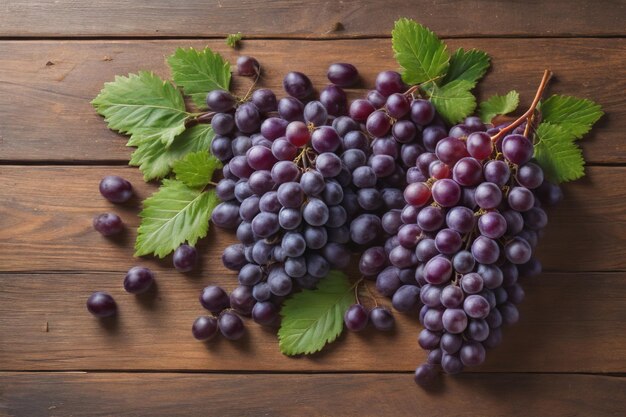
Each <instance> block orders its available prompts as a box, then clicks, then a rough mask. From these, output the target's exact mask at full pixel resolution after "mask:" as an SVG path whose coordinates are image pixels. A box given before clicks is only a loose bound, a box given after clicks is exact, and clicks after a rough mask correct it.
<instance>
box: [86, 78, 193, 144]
mask: <svg viewBox="0 0 626 417" xmlns="http://www.w3.org/2000/svg"><path fill="white" fill-rule="evenodd" d="M91 104H93V106H94V107H95V108H96V111H97V112H98V113H99V114H101V115H102V116H104V120H105V121H106V122H107V123H108V126H109V128H110V129H114V130H118V131H119V132H121V133H127V134H132V135H134V134H146V132H148V131H149V132H150V134H151V135H152V136H153V137H157V138H159V140H162V141H163V143H165V144H166V145H169V144H170V143H172V141H173V140H174V138H175V137H176V136H177V135H179V134H180V133H181V132H183V131H184V130H185V119H186V118H187V116H188V115H189V113H187V111H186V110H185V102H184V100H183V96H182V95H181V94H180V92H179V91H178V90H177V89H176V87H174V86H173V85H172V83H170V82H168V81H163V80H162V79H161V78H159V77H158V76H157V75H155V74H153V73H152V72H146V71H141V72H139V73H138V74H129V75H128V77H122V76H117V77H115V81H113V82H108V83H106V84H104V88H103V89H102V91H100V94H98V96H97V97H96V98H95V99H93V101H92V102H91Z"/></svg>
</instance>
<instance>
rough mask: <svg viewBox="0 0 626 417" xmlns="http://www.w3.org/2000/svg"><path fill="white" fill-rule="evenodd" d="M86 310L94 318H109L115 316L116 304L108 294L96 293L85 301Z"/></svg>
mask: <svg viewBox="0 0 626 417" xmlns="http://www.w3.org/2000/svg"><path fill="white" fill-rule="evenodd" d="M87 310H89V312H90V313H91V314H93V315H94V316H96V317H100V318H104V317H111V316H114V315H115V314H117V304H116V303H115V300H114V299H113V297H111V295H110V294H107V293H105V292H101V291H97V292H94V293H93V294H91V295H90V296H89V298H88V299H87Z"/></svg>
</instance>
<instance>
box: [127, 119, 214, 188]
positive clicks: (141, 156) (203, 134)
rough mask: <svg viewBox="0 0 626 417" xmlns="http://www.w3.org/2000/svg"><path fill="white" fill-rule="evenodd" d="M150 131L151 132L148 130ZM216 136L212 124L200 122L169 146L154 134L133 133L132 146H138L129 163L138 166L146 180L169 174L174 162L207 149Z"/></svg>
mask: <svg viewBox="0 0 626 417" xmlns="http://www.w3.org/2000/svg"><path fill="white" fill-rule="evenodd" d="M148 133H149V132H148ZM214 136H215V134H214V132H213V129H212V128H211V125H210V124H199V125H196V126H193V127H190V128H189V129H187V130H185V131H184V132H183V133H182V134H181V135H179V136H177V137H176V138H175V139H174V141H173V142H172V144H171V145H170V146H169V147H166V146H165V144H163V142H161V141H160V140H158V138H157V139H155V137H154V136H151V135H149V134H146V135H145V136H142V135H133V137H132V138H131V140H130V141H129V144H130V146H138V148H137V150H136V151H135V152H133V154H132V156H131V159H130V162H129V165H133V166H138V167H139V169H140V170H141V172H143V177H144V179H145V180H146V181H149V180H152V179H155V178H162V177H164V176H166V175H167V174H169V172H170V170H171V169H172V164H173V163H174V162H175V161H177V160H178V159H181V158H183V157H184V156H185V155H187V154H188V153H190V152H198V151H206V150H207V149H209V146H211V141H212V140H213V137H214Z"/></svg>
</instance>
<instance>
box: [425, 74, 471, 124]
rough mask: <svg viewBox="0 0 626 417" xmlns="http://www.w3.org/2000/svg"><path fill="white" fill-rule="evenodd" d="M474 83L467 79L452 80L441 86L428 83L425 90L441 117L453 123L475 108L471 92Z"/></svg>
mask: <svg viewBox="0 0 626 417" xmlns="http://www.w3.org/2000/svg"><path fill="white" fill-rule="evenodd" d="M474 85H475V83H473V82H470V81H467V80H454V81H451V82H449V83H448V84H444V85H442V86H438V85H436V84H429V85H428V86H426V87H425V90H426V91H427V92H428V94H429V95H430V100H431V102H432V103H433V105H434V106H435V108H436V109H437V112H439V114H440V115H441V117H443V118H444V119H445V120H446V122H448V123H450V124H455V123H458V122H459V121H461V120H462V119H464V118H465V117H467V116H469V115H470V114H472V112H473V111H474V109H475V108H476V98H475V97H474V95H473V94H472V93H471V89H472V88H474Z"/></svg>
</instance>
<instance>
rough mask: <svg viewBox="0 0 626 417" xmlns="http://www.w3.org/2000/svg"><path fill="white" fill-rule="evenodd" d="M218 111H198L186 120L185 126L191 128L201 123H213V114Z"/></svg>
mask: <svg viewBox="0 0 626 417" xmlns="http://www.w3.org/2000/svg"><path fill="white" fill-rule="evenodd" d="M216 114H217V113H216V112H214V111H209V112H206V113H196V114H195V115H194V117H192V118H190V119H187V120H185V128H187V129H188V128H190V127H192V126H195V125H197V124H200V123H211V120H212V119H213V116H215V115H216Z"/></svg>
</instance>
